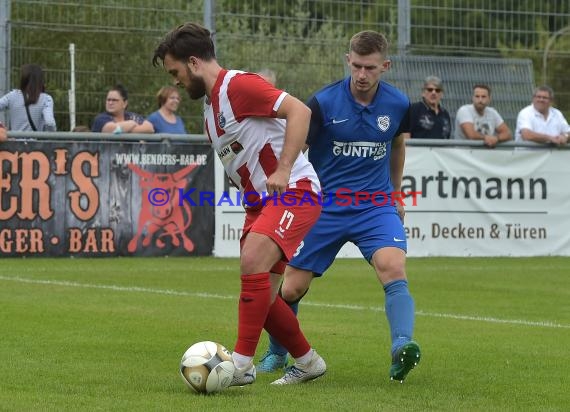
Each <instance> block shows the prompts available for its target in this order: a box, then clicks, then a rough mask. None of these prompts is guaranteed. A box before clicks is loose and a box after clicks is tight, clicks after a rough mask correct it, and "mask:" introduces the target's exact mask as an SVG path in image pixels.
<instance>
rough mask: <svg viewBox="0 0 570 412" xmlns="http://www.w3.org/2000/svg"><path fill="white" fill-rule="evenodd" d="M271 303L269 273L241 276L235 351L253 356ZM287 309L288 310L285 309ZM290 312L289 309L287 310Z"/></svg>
mask: <svg viewBox="0 0 570 412" xmlns="http://www.w3.org/2000/svg"><path fill="white" fill-rule="evenodd" d="M270 303H271V283H270V281H269V272H265V273H256V274H252V275H241V293H240V296H239V307H238V312H239V313H238V338H237V342H236V346H235V351H236V352H237V353H239V354H241V355H246V356H253V355H254V354H255V349H256V348H257V343H258V342H259V336H260V335H261V331H262V329H263V324H264V323H265V320H266V318H267V313H268V312H269V305H270ZM287 309H289V308H288V307H287ZM289 311H290V312H291V309H289Z"/></svg>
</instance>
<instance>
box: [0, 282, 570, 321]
mask: <svg viewBox="0 0 570 412" xmlns="http://www.w3.org/2000/svg"><path fill="white" fill-rule="evenodd" d="M0 280H6V281H10V282H18V283H32V284H36V285H56V286H67V287H73V288H88V289H106V290H114V291H117V292H140V293H154V294H157V295H170V296H189V297H195V298H206V299H226V300H228V299H233V300H237V297H236V296H232V295H218V294H214V293H206V292H182V291H178V290H172V289H152V288H143V287H138V286H117V285H96V284H92V283H78V282H70V281H66V280H41V279H29V278H22V277H19V276H1V275H0ZM303 305H306V306H314V307H319V308H331V309H348V310H354V311H372V312H384V308H381V307H379V306H362V305H349V304H335V303H319V302H311V301H306V300H303ZM416 315H417V316H426V317H432V318H445V319H457V320H469V321H475V322H487V323H502V324H509V325H522V326H536V327H543V328H558V329H570V325H566V324H561V323H554V322H549V321H543V322H536V321H529V320H522V319H499V318H492V317H488V316H470V315H455V314H452V313H435V312H424V311H421V310H417V311H416Z"/></svg>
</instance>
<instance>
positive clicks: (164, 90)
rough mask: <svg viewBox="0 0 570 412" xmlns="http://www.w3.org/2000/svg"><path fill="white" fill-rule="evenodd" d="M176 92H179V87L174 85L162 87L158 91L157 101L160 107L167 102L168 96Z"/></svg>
mask: <svg viewBox="0 0 570 412" xmlns="http://www.w3.org/2000/svg"><path fill="white" fill-rule="evenodd" d="M174 92H176V93H178V89H177V88H176V87H174V86H163V87H161V88H160V90H159V91H158V93H156V101H157V103H158V108H159V109H160V108H161V107H162V105H163V104H164V103H166V101H167V100H168V97H169V96H170V95H171V94H172V93H174Z"/></svg>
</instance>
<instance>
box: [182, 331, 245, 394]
mask: <svg viewBox="0 0 570 412" xmlns="http://www.w3.org/2000/svg"><path fill="white" fill-rule="evenodd" d="M234 371H235V366H234V363H233V361H232V355H231V353H230V352H229V351H228V350H227V349H226V348H225V347H223V346H222V345H220V344H219V343H216V342H212V341H204V342H198V343H195V344H193V345H192V346H190V347H189V348H188V349H187V350H186V352H184V355H182V360H181V361H180V375H181V376H182V380H184V383H185V384H186V385H188V386H189V387H190V389H192V390H193V391H195V392H198V393H214V392H219V391H221V390H222V389H225V388H227V387H228V386H230V383H231V382H232V379H233V376H234Z"/></svg>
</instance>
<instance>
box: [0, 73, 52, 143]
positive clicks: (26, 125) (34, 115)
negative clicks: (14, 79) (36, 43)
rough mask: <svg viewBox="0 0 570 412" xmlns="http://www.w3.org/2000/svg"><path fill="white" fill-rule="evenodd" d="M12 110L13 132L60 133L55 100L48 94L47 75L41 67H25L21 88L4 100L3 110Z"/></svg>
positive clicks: (0, 106)
mask: <svg viewBox="0 0 570 412" xmlns="http://www.w3.org/2000/svg"><path fill="white" fill-rule="evenodd" d="M6 109H8V110H9V111H10V123H9V124H10V129H11V130H14V131H19V132H27V131H36V130H37V131H40V132H43V131H47V132H53V131H55V130H56V125H55V118H54V116H53V99H52V97H51V96H50V95H49V94H47V93H45V83H44V72H43V70H42V68H41V67H40V66H38V65H37V64H24V65H23V66H22V69H21V75H20V88H19V89H14V90H12V91H11V92H9V93H8V94H6V95H4V96H2V97H1V98H0V110H6Z"/></svg>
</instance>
